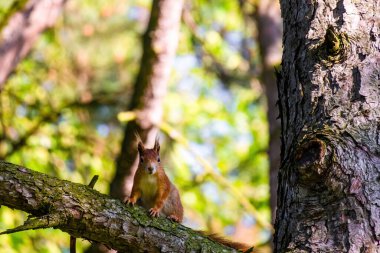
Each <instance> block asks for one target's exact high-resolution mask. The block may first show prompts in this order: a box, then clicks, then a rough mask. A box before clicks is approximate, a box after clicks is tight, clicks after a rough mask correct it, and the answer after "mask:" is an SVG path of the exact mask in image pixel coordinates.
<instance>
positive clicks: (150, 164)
mask: <svg viewBox="0 0 380 253" xmlns="http://www.w3.org/2000/svg"><path fill="white" fill-rule="evenodd" d="M137 149H138V151H139V157H140V161H139V166H138V168H137V171H136V174H135V177H134V179H133V187H132V193H131V196H130V197H129V198H128V199H127V201H126V203H127V204H132V205H134V204H135V203H136V201H137V200H138V199H141V206H142V207H144V208H145V209H147V210H149V214H150V215H151V216H154V217H157V216H159V215H162V216H165V217H168V218H169V219H171V220H174V221H176V222H180V223H181V222H182V220H183V207H182V202H181V198H180V196H179V192H178V190H177V188H176V187H175V186H174V185H173V184H172V182H170V180H169V178H168V176H167V175H166V173H165V171H164V168H163V167H162V165H161V160H160V144H159V143H158V139H156V140H155V142H154V147H153V149H146V148H145V147H144V144H143V143H142V142H141V141H139V143H138V146H137Z"/></svg>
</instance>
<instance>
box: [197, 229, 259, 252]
mask: <svg viewBox="0 0 380 253" xmlns="http://www.w3.org/2000/svg"><path fill="white" fill-rule="evenodd" d="M199 232H200V233H201V234H203V235H205V236H207V237H208V238H210V239H211V240H213V241H214V242H218V243H220V244H223V245H225V246H227V247H230V248H233V249H236V250H239V251H242V252H244V253H254V252H255V251H254V250H253V247H250V246H248V245H246V244H244V243H240V242H234V241H231V240H228V239H226V238H224V237H223V236H221V235H218V234H212V233H207V232H205V231H199Z"/></svg>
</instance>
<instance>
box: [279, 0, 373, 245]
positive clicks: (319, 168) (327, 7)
mask: <svg viewBox="0 0 380 253" xmlns="http://www.w3.org/2000/svg"><path fill="white" fill-rule="evenodd" d="M378 6H379V1H376V0H375V1H365V2H364V1H363V2H351V1H348V2H346V1H329V2H325V3H316V2H304V1H281V10H282V17H283V19H284V54H283V60H282V70H281V73H280V75H281V76H280V79H279V87H278V88H279V94H280V102H279V105H280V112H281V114H280V115H281V120H282V162H281V169H280V181H279V192H278V194H279V195H278V197H279V200H278V212H277V221H276V234H275V242H274V243H275V251H276V252H290V251H291V252H379V239H380V237H379V236H380V216H379V204H378V203H379V200H380V193H379V192H380V191H379V190H380V184H379V172H380V165H379V151H380V150H379V138H378V137H379V119H380V107H379V106H378V101H379V97H380V90H379V89H380V72H379V69H380V48H379V43H380V31H379V29H378V27H379V24H380V23H379V22H380V19H379V14H378V11H377V9H378Z"/></svg>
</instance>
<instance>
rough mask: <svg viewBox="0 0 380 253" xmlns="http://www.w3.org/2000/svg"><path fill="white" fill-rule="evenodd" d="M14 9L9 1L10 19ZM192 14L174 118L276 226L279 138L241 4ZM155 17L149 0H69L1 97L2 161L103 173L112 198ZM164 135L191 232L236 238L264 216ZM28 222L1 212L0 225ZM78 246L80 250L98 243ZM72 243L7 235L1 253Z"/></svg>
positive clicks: (179, 64)
mask: <svg viewBox="0 0 380 253" xmlns="http://www.w3.org/2000/svg"><path fill="white" fill-rule="evenodd" d="M6 8H9V7H7V6H5V5H4V7H3V5H1V8H0V13H3V12H6V10H7V9H6ZM192 8H193V9H192V10H191V13H192V15H193V16H194V19H195V21H196V23H197V26H198V28H197V33H198V34H197V36H198V37H199V38H200V39H201V40H194V31H191V29H189V28H188V27H187V26H186V25H183V26H182V28H181V38H180V44H179V49H178V55H177V57H176V59H175V64H174V71H173V75H172V78H171V81H170V86H169V91H168V94H167V97H166V98H165V105H164V121H165V122H166V123H168V124H170V125H171V126H175V129H176V130H177V131H178V132H180V133H181V134H182V135H183V136H185V137H186V139H187V140H188V141H189V142H190V148H191V149H192V150H195V151H196V153H197V154H199V155H200V156H201V157H203V158H204V159H206V160H207V161H208V162H209V163H210V164H211V165H212V166H213V168H214V170H215V172H217V173H218V174H220V175H222V176H223V177H225V178H227V179H228V181H229V183H230V184H231V185H232V186H233V187H235V188H236V189H238V190H239V191H240V192H242V193H243V195H244V196H245V197H246V198H247V199H248V200H249V201H250V203H251V204H252V205H253V206H255V207H256V208H257V209H258V210H259V211H260V212H261V213H263V215H264V216H265V217H267V219H268V220H269V205H268V198H269V186H268V157H267V155H266V149H267V145H268V139H269V136H268V130H267V129H268V126H267V120H266V107H265V105H264V100H263V99H262V95H263V94H262V93H261V91H260V89H252V88H251V86H254V85H253V83H254V81H255V80H256V79H255V76H254V75H253V74H252V73H254V72H255V64H256V65H257V62H258V59H257V58H256V57H255V55H257V54H258V53H257V48H256V47H255V41H254V40H253V38H252V32H251V31H249V29H247V26H246V24H245V22H244V20H243V17H242V14H241V11H240V10H239V6H238V1H229V0H218V1H205V0H196V1H193V7H192ZM149 10H150V1H147V0H135V1H121V0H111V1H105V0H97V1H88V0H87V1H68V2H67V6H66V10H65V12H64V14H63V17H62V18H61V19H60V20H59V22H58V23H57V25H56V26H55V27H54V28H53V29H51V30H49V31H47V32H45V33H44V34H43V35H42V36H41V37H40V38H39V40H38V42H37V44H36V46H35V48H34V50H33V51H32V53H31V54H30V55H29V56H28V57H27V58H26V59H25V60H23V61H22V62H21V63H20V64H19V66H18V68H17V71H16V73H15V74H14V75H13V76H12V77H11V78H10V79H9V81H8V82H7V84H6V87H5V90H4V91H3V92H2V93H1V94H0V110H1V115H0V123H1V124H0V134H1V137H0V139H1V141H0V158H1V159H6V160H7V161H10V162H14V163H17V164H23V165H25V166H27V167H29V168H32V169H34V170H38V171H41V172H44V173H47V174H50V175H55V176H58V177H60V178H63V179H67V180H70V181H74V182H79V183H83V184H88V183H89V181H90V180H91V178H92V176H93V175H95V174H98V175H100V178H99V180H98V182H97V184H96V185H95V189H96V190H98V191H100V192H104V193H106V192H108V190H109V189H108V188H109V183H110V181H111V180H112V176H113V173H114V169H115V166H114V162H115V159H116V157H117V154H118V152H119V148H120V143H121V138H122V133H123V124H121V123H120V122H118V121H117V113H119V112H121V111H124V110H125V109H126V108H127V104H128V100H129V97H130V96H131V94H132V84H133V81H134V78H135V76H136V73H137V70H138V68H139V59H140V56H141V35H142V33H143V32H144V29H145V25H146V22H147V20H148V17H149ZM247 53H248V56H247V55H246V54H247ZM223 71H224V72H223ZM221 73H224V74H226V73H227V74H226V75H227V76H226V75H222V74H221ZM163 134H164V133H163ZM162 139H163V143H162V145H161V146H162V147H163V149H164V150H163V153H164V154H165V157H164V163H165V167H166V168H167V171H168V174H169V176H170V177H171V178H172V179H173V181H174V182H175V184H176V185H178V188H179V189H180V192H181V196H182V199H183V202H184V205H185V216H186V218H187V219H186V224H187V225H189V226H192V227H195V228H198V229H199V228H202V229H205V228H206V229H211V230H222V229H225V231H226V232H228V231H231V230H229V229H228V228H231V227H233V226H235V225H236V223H237V222H239V221H241V220H243V221H244V220H254V218H252V214H250V213H248V212H247V210H245V209H244V208H242V206H241V205H240V204H239V201H238V200H237V199H236V197H235V196H234V195H233V194H231V192H230V191H228V190H227V189H225V188H224V187H222V186H220V185H219V184H218V182H216V181H215V180H214V178H213V177H212V176H210V175H209V174H207V173H205V170H204V168H203V167H202V165H201V164H200V163H199V162H197V161H196V159H195V157H194V155H193V154H192V153H190V152H189V150H188V149H187V148H186V147H184V146H183V145H181V144H180V143H176V142H173V141H172V140H171V139H169V138H167V137H164V138H162ZM131 148H134V147H131ZM242 217H250V218H249V219H246V218H242ZM25 219H26V214H24V213H21V212H17V211H11V210H9V209H8V208H5V207H2V208H1V209H0V230H5V229H7V228H12V227H15V226H17V225H20V224H21V223H22V221H23V220H25ZM248 223H249V222H248ZM225 231H223V230H222V231H217V232H219V233H223V232H225ZM257 236H258V237H259V235H258V234H257ZM264 239H265V236H264V237H259V238H254V239H253V240H254V241H256V242H257V241H260V240H261V241H262V240H264ZM77 244H78V251H79V252H82V251H83V249H84V248H85V247H87V246H88V245H89V243H88V242H86V241H83V240H78V243H77ZM68 247H69V236H68V235H67V234H65V233H63V232H61V231H57V230H39V231H28V232H22V233H16V234H12V235H5V236H2V237H1V240H0V252H68Z"/></svg>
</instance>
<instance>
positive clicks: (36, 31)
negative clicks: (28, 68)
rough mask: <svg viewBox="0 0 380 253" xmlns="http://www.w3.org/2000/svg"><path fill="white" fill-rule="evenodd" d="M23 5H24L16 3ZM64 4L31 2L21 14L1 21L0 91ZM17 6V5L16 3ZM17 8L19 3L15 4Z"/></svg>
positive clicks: (55, 0)
mask: <svg viewBox="0 0 380 253" xmlns="http://www.w3.org/2000/svg"><path fill="white" fill-rule="evenodd" d="M19 2H25V1H19ZM65 2H66V0H30V1H28V3H27V4H26V6H25V8H24V9H23V10H22V11H18V12H16V13H15V14H13V15H12V17H10V18H9V19H8V18H6V17H5V19H3V20H1V22H0V23H1V24H0V26H3V25H5V23H7V26H5V27H4V28H3V29H2V34H1V40H0V41H1V42H0V91H1V90H2V88H3V86H4V82H5V81H6V80H7V79H8V77H9V75H10V74H11V73H12V71H13V70H14V69H15V68H16V66H17V64H18V63H19V62H20V61H21V60H22V59H23V58H24V57H25V56H26V55H27V54H28V53H29V51H30V49H31V48H32V46H33V45H34V42H35V41H36V39H37V38H38V36H39V35H40V33H41V32H43V31H44V30H45V29H46V28H49V27H52V26H53V25H54V23H55V21H56V19H57V17H58V16H59V14H60V13H61V12H62V9H63V6H64V4H65ZM15 4H16V3H15ZM17 4H18V3H17Z"/></svg>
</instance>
